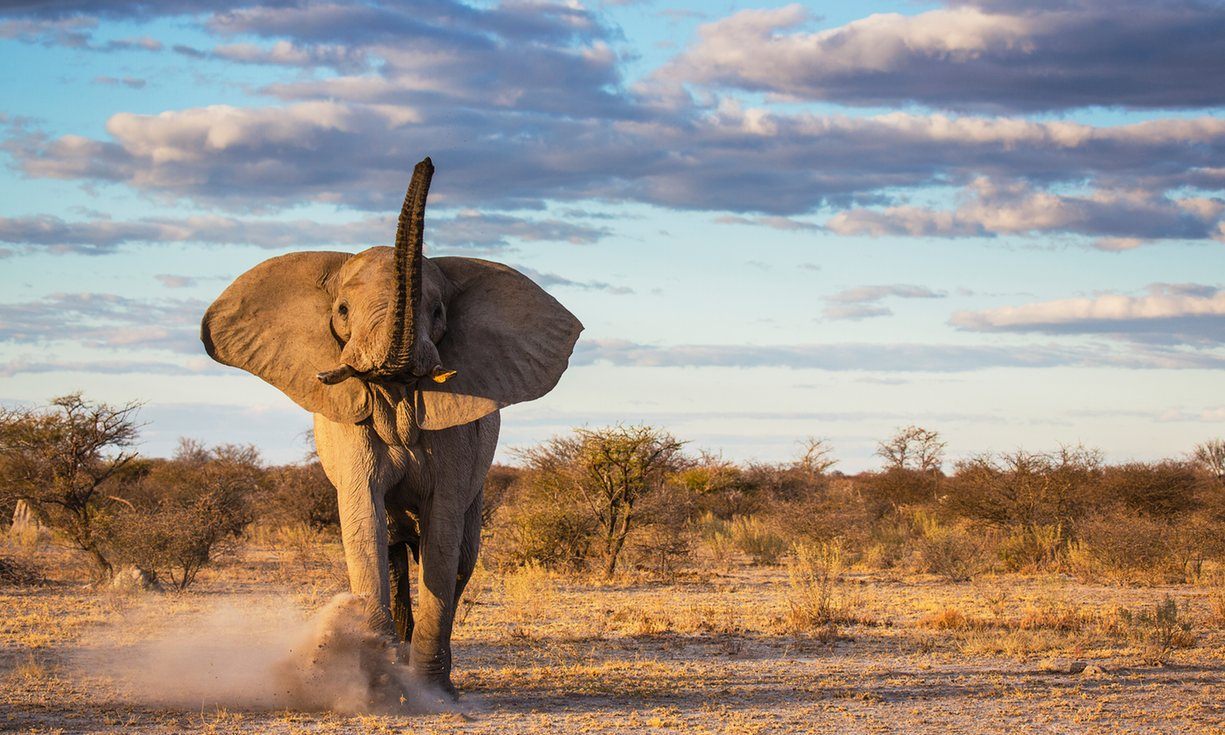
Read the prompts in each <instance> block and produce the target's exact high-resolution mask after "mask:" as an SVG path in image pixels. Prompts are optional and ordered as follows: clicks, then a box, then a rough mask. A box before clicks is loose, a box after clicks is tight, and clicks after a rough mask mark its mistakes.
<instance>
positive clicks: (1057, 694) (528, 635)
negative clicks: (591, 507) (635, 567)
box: [0, 531, 1225, 733]
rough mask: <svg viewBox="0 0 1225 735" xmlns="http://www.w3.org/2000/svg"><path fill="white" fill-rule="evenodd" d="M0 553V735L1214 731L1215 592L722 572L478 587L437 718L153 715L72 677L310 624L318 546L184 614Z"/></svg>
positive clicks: (325, 589) (211, 587) (287, 554)
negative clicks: (270, 610)
mask: <svg viewBox="0 0 1225 735" xmlns="http://www.w3.org/2000/svg"><path fill="white" fill-rule="evenodd" d="M10 543H12V542H10ZM18 551H19V552H20V554H23V555H25V557H26V558H27V559H28V560H29V561H31V562H34V563H36V564H37V565H38V566H39V567H41V568H42V569H43V573H44V575H45V576H46V580H45V581H44V582H43V583H41V584H39V585H36V586H4V587H0V730H4V731H18V732H65V733H74V732H107V733H110V732H153V733H171V732H184V731H192V732H240V731H241V732H275V733H308V732H321V733H333V732H336V733H341V732H375V733H378V732H438V733H451V732H464V733H467V732H474V733H475V732H480V733H561V732H600V733H602V732H610V733H611V732H618V733H620V732H661V733H664V732H686V733H690V732H692V733H707V732H709V733H723V732H727V733H791V732H829V733H876V732H906V733H924V732H933V733H935V732H940V733H945V732H975V733H997V732H998V733H1005V732H1008V733H1011V732H1023V733H1046V732H1050V733H1056V732H1058V733H1062V732H1086V733H1094V732H1100V733H1117V732H1134V733H1154V732H1162V733H1222V732H1225V724H1223V723H1225V696H1223V695H1225V661H1223V660H1222V652H1223V651H1225V592H1223V591H1222V588H1221V587H1220V586H1219V585H1214V584H1199V585H1163V586H1148V587H1120V586H1104V585H1087V584H1083V583H1080V582H1077V581H1075V580H1074V579H1073V578H1071V577H1069V576H1065V575H1058V574H1049V575H1039V574H1029V575H978V576H977V577H975V579H974V580H973V581H971V582H963V583H953V582H948V581H944V580H942V579H941V578H938V577H935V576H931V575H922V574H915V573H911V572H896V573H894V572H891V571H879V570H876V571H857V570H856V569H855V568H853V567H852V568H851V569H849V570H846V571H842V570H840V569H835V570H832V571H833V573H832V574H825V573H823V572H822V569H821V564H820V561H819V560H818V563H817V564H816V567H818V569H817V573H816V574H815V575H814V574H807V575H806V574H805V568H804V567H803V565H798V566H797V562H795V561H790V562H787V561H784V562H783V563H781V564H778V565H752V564H750V563H749V560H748V559H747V558H741V557H739V556H734V557H731V558H724V559H719V560H710V559H708V560H705V561H704V562H702V563H697V564H694V565H692V568H691V569H690V570H688V571H681V572H678V573H675V574H671V575H666V576H664V577H660V576H659V575H654V577H639V576H637V575H636V574H635V573H634V572H632V571H630V572H626V573H623V574H621V575H619V576H618V577H617V578H615V579H614V581H612V582H604V581H601V580H600V578H599V577H598V576H583V575H567V574H557V573H550V572H546V571H544V570H543V569H542V568H540V567H538V566H535V565H528V566H525V567H523V568H520V569H519V570H517V571H513V572H510V573H499V572H493V571H486V570H483V569H482V570H478V575H477V577H476V578H475V579H474V581H473V582H472V584H471V585H470V587H469V590H468V593H467V594H466V595H465V600H464V602H463V603H462V605H461V610H460V621H459V622H458V624H457V628H456V633H455V647H454V648H455V660H456V674H455V683H456V685H457V686H458V687H459V688H460V690H461V691H462V692H463V696H462V699H461V702H460V705H459V707H458V709H457V711H454V712H446V713H442V714H413V715H409V714H395V715H388V714H360V715H344V714H337V713H327V712H323V713H304V712H288V711H261V710H258V709H244V708H241V707H237V708H236V707H233V706H227V705H226V704H225V703H224V702H221V703H217V702H201V703H199V704H196V705H192V706H186V705H184V704H178V705H173V706H169V705H159V704H156V703H155V702H156V701H157V699H158V697H157V693H156V692H152V691H133V690H132V687H131V686H130V685H128V684H127V683H125V681H123V680H122V679H121V678H116V677H114V676H111V675H109V674H107V673H105V672H103V671H100V670H99V667H94V666H91V665H88V664H85V663H83V658H82V656H83V654H87V653H88V652H90V651H94V652H101V656H100V657H99V658H98V659H96V660H102V661H105V660H107V659H111V658H115V657H123V656H124V655H125V651H130V650H131V649H132V647H133V646H134V645H136V644H137V643H138V642H139V641H140V640H142V639H145V638H149V637H155V636H157V635H159V633H160V634H164V633H165V631H168V630H170V631H175V630H181V629H182V628H183V626H187V627H190V626H191V625H193V622H192V621H194V620H198V619H199V618H200V616H202V615H205V614H207V613H208V611H210V610H214V609H216V608H218V607H220V606H227V607H229V608H230V609H238V610H240V611H249V615H250V616H251V617H252V618H257V617H258V616H259V615H260V614H261V612H260V611H261V610H265V609H267V606H268V604H269V599H270V598H271V599H280V600H281V601H282V603H283V604H284V605H286V606H292V607H295V608H296V609H298V610H302V611H309V610H313V609H317V608H318V607H320V606H321V605H323V604H324V603H325V602H326V601H327V600H328V599H329V598H330V597H331V595H332V594H334V593H335V592H337V591H340V590H342V589H343V588H344V581H343V579H344V578H343V563H342V561H341V555H340V549H339V545H338V544H337V543H336V542H335V540H334V539H333V538H332V537H331V536H328V535H323V534H311V533H307V532H305V531H301V532H296V533H294V532H285V531H277V532H267V533H249V534H247V536H246V537H245V539H244V541H243V543H242V544H241V545H240V546H239V547H238V548H237V549H236V550H235V551H234V552H233V553H232V554H231V555H230V556H229V557H228V558H227V559H226V560H225V561H224V562H222V563H220V564H218V565H216V566H213V567H210V568H208V569H206V570H204V571H203V572H202V573H201V575H200V578H199V580H198V581H197V583H196V584H195V585H193V586H192V587H191V588H189V590H188V591H186V592H160V593H159V592H115V591H111V590H104V591H98V590H91V589H89V588H88V587H87V586H86V585H85V583H84V579H86V577H87V570H85V569H84V568H83V567H81V566H80V565H81V562H80V560H79V558H78V557H77V556H74V555H72V554H69V553H67V552H65V551H62V550H59V549H56V548H54V547H51V546H49V545H48V544H47V543H46V542H45V541H44V542H42V543H39V544H34V543H31V542H29V541H28V540H27V541H26V542H25V543H24V546H22V548H20V549H18ZM695 570H696V571H695ZM807 571H808V572H812V568H811V565H810V568H808V569H807ZM830 571H831V570H830V569H828V568H824V572H830ZM1213 571H1214V570H1209V572H1210V573H1207V574H1205V578H1213V574H1212V573H1211V572H1213ZM661 579H663V580H664V581H660V580H661ZM1167 597H1168V599H1169V600H1172V601H1173V605H1172V606H1171V605H1170V604H1169V603H1168V602H1167V601H1166V600H1167ZM816 608H820V610H819V611H816V612H814V611H815V610H816ZM1159 610H1161V611H1163V612H1158V611H1159ZM249 644H250V645H251V646H258V645H259V643H258V641H255V640H252V641H250V642H249ZM138 665H139V662H138ZM181 665H182V666H185V667H190V666H191V665H192V662H191V661H184V662H182V663H181ZM102 668H105V667H102Z"/></svg>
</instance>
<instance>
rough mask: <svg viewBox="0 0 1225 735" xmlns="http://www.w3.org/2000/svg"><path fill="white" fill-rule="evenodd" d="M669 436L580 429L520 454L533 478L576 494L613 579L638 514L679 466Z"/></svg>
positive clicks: (677, 448)
mask: <svg viewBox="0 0 1225 735" xmlns="http://www.w3.org/2000/svg"><path fill="white" fill-rule="evenodd" d="M682 445H683V443H682V442H680V441H677V440H676V439H675V438H674V437H673V436H672V435H671V434H668V433H667V432H664V431H660V430H658V429H655V428H653V427H650V426H629V427H625V426H616V427H612V428H607V429H598V430H588V429H579V430H577V431H576V432H575V433H574V435H573V436H569V437H555V438H553V439H551V440H549V441H548V442H546V443H545V444H543V445H542V446H539V447H536V448H533V449H529V450H527V451H525V452H523V457H524V459H525V460H526V462H527V464H528V467H529V468H530V469H531V470H532V477H533V478H535V480H536V481H537V482H544V483H550V484H553V485H555V486H556V487H558V488H560V489H564V490H568V491H570V492H572V493H575V494H577V495H578V496H579V497H581V499H582V501H583V502H582V505H583V507H585V508H586V509H587V510H588V512H589V513H590V516H591V518H592V519H593V520H594V521H595V523H596V525H597V527H598V530H599V535H600V539H599V544H598V546H599V548H600V551H601V555H602V557H603V560H602V562H603V563H602V566H603V570H604V573H605V574H606V575H608V576H612V575H613V574H614V573H615V572H616V569H617V557H618V556H619V555H620V553H621V550H622V548H624V546H625V539H626V537H627V536H628V535H629V533H630V530H631V529H632V528H633V527H634V525H635V523H636V522H637V521H638V516H637V512H636V511H637V508H638V505H639V503H640V501H642V500H643V499H644V498H645V497H646V496H648V495H650V494H651V493H654V492H657V491H659V490H660V489H661V488H662V487H663V486H664V484H665V483H666V482H667V481H668V479H669V478H670V477H671V475H672V474H674V473H675V472H677V471H678V470H680V469H681V468H682V467H683V465H684V462H683V457H682V455H681V447H682Z"/></svg>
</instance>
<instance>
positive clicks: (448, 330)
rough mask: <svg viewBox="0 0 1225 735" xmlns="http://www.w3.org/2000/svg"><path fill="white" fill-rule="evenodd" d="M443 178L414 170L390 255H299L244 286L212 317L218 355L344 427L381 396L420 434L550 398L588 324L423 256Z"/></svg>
mask: <svg viewBox="0 0 1225 735" xmlns="http://www.w3.org/2000/svg"><path fill="white" fill-rule="evenodd" d="M433 172H434V167H433V164H432V163H431V162H430V159H428V158H427V159H425V160H424V161H422V162H421V163H419V164H417V167H416V169H415V170H414V172H413V178H412V183H411V184H410V185H409V188H408V193H407V195H406V196H405V199H404V206H403V208H402V210H401V212H400V220H399V225H398V227H397V230H396V240H395V247H394V248H388V247H373V248H370V249H368V250H364V251H362V252H360V253H358V254H356V255H350V254H348V253H336V252H303V253H291V254H289V255H283V256H281V257H278V258H272V259H271V260H267V261H264V262H263V263H261V264H259V265H257V266H255V267H254V268H252V269H251V270H249V271H247V272H246V273H244V274H243V275H241V276H239V277H238V279H237V280H235V281H234V283H233V284H231V285H230V287H229V288H227V289H226V290H225V292H224V293H222V294H221V296H219V297H218V298H217V300H216V301H215V302H213V304H212V306H210V307H209V309H208V311H207V312H206V313H205V315H204V320H203V323H202V324H201V340H202V341H203V342H204V346H205V349H206V350H207V351H208V354H209V355H210V356H211V357H212V358H213V359H215V360H217V361H218V362H222V363H224V364H226V365H232V366H234V367H238V368H242V369H244V370H247V371H249V372H251V373H254V374H255V375H258V376H259V377H261V378H263V379H264V380H266V381H268V382H269V383H271V384H273V385H275V386H276V387H277V388H280V389H281V390H282V391H284V392H285V394H286V395H288V396H289V397H290V398H292V399H293V400H294V401H295V402H296V403H297V404H298V405H300V406H302V407H303V408H305V409H307V410H308V411H312V412H315V413H320V414H323V415H324V416H326V417H327V418H329V419H332V420H333V421H341V422H346V423H358V422H360V421H363V420H365V419H366V418H367V417H369V416H370V415H371V413H372V412H373V411H375V410H376V405H375V404H376V402H377V401H376V395H382V396H386V395H389V394H390V395H393V396H395V395H405V396H411V397H412V398H413V401H412V407H413V410H414V421H413V423H414V424H415V425H416V426H418V427H420V428H423V429H444V428H447V427H449V426H456V425H459V424H464V423H468V422H470V421H475V420H476V419H478V418H480V417H481V416H484V415H486V414H488V413H490V412H492V411H495V410H497V409H499V408H501V407H504V406H507V405H510V404H512V403H519V402H521V401H529V400H532V399H534V398H539V397H540V396H542V395H544V394H545V393H547V392H548V391H549V390H550V389H552V387H553V386H554V385H555V384H556V383H557V380H558V378H560V377H561V374H562V372H563V371H564V370H565V369H566V366H567V363H568V360H569V357H570V353H571V351H572V350H573V348H574V343H575V341H576V340H577V339H578V335H579V332H581V331H582V328H583V327H582V324H580V323H579V321H578V320H577V319H575V318H574V316H573V315H572V314H571V313H570V312H569V311H567V310H566V309H565V308H564V307H563V306H562V305H561V304H559V303H558V302H557V301H556V300H555V299H554V298H553V297H552V296H550V295H548V294H547V293H545V291H544V290H543V289H541V288H540V287H539V286H537V285H536V284H535V283H533V282H532V281H531V280H529V279H528V278H527V277H526V276H524V275H522V274H521V273H519V272H517V271H515V270H513V269H511V268H508V267H506V266H504V265H500V264H498V263H491V262H489V261H484V260H477V259H474V258H432V259H431V258H426V257H425V256H424V255H423V253H422V245H423V240H424V236H423V235H424V217H425V202H426V196H427V194H428V192H429V185H430V178H431V176H432V175H433ZM378 389H382V390H381V391H380V390H378Z"/></svg>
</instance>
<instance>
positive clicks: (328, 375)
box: [315, 365, 357, 385]
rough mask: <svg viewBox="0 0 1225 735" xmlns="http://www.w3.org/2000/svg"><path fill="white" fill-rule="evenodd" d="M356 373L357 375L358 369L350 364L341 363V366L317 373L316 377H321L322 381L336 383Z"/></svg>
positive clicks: (320, 380)
mask: <svg viewBox="0 0 1225 735" xmlns="http://www.w3.org/2000/svg"><path fill="white" fill-rule="evenodd" d="M354 375H357V371H356V370H354V369H353V368H352V367H350V366H349V365H341V366H340V367H336V368H332V369H331V370H324V371H323V372H321V373H316V374H315V377H316V378H318V379H319V382H320V383H326V384H327V385H336V384H337V383H339V382H341V381H344V380H348V379H349V378H352V377H353V376H354Z"/></svg>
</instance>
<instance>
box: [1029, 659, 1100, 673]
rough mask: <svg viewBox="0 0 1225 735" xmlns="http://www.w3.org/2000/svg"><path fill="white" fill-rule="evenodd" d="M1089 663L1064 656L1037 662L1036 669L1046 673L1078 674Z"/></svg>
mask: <svg viewBox="0 0 1225 735" xmlns="http://www.w3.org/2000/svg"><path fill="white" fill-rule="evenodd" d="M1088 667H1089V664H1086V663H1085V662H1084V661H1072V660H1069V659H1066V658H1054V659H1047V660H1046V661H1043V662H1041V663H1039V664H1038V670H1039V671H1041V672H1043V673H1047V674H1079V673H1081V672H1083V671H1084V670H1085V669H1086V668H1088Z"/></svg>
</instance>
